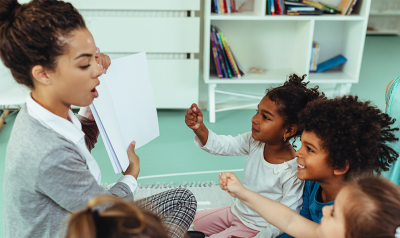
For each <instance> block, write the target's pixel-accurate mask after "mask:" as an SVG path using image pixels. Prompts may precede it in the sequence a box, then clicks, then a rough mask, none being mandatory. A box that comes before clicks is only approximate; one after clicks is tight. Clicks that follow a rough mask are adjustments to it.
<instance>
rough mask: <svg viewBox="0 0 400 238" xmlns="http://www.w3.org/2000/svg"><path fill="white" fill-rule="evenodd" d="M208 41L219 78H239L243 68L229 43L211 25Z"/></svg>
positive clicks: (220, 32) (218, 30)
mask: <svg viewBox="0 0 400 238" xmlns="http://www.w3.org/2000/svg"><path fill="white" fill-rule="evenodd" d="M210 41H211V46H212V56H213V58H214V64H215V68H216V71H217V74H218V77H219V78H232V77H238V78H240V77H241V76H242V75H244V74H243V69H242V67H241V66H240V65H239V63H238V62H237V60H236V58H235V56H234V54H233V52H232V50H231V48H230V46H229V44H228V41H227V39H226V37H225V36H224V34H223V33H222V31H221V30H220V29H219V28H218V27H216V26H213V25H211V32H210Z"/></svg>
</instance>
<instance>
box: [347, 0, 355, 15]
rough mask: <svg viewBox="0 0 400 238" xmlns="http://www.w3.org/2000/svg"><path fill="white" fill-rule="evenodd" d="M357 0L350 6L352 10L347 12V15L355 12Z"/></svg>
mask: <svg viewBox="0 0 400 238" xmlns="http://www.w3.org/2000/svg"><path fill="white" fill-rule="evenodd" d="M356 3H357V0H353V3H352V5H351V7H350V10H349V11H348V12H347V16H350V14H351V13H352V12H353V9H354V6H355V5H356Z"/></svg>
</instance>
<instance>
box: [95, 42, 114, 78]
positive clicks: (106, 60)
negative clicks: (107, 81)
mask: <svg viewBox="0 0 400 238" xmlns="http://www.w3.org/2000/svg"><path fill="white" fill-rule="evenodd" d="M96 62H97V64H98V65H99V66H100V68H101V69H102V70H103V74H105V73H107V69H108V67H110V65H111V59H110V57H109V56H108V55H105V54H103V53H100V49H99V48H97V50H96Z"/></svg>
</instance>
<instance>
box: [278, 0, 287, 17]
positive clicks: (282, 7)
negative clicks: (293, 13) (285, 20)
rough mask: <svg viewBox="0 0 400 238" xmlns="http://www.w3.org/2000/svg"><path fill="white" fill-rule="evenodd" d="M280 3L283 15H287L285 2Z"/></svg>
mask: <svg viewBox="0 0 400 238" xmlns="http://www.w3.org/2000/svg"><path fill="white" fill-rule="evenodd" d="M279 3H280V5H281V9H282V15H285V11H286V9H285V1H284V0H279Z"/></svg>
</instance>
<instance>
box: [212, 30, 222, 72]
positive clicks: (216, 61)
mask: <svg viewBox="0 0 400 238" xmlns="http://www.w3.org/2000/svg"><path fill="white" fill-rule="evenodd" d="M210 40H211V46H212V52H213V56H214V63H215V68H216V69H217V73H218V78H220V79H221V78H222V72H221V66H220V63H219V59H218V53H217V47H215V42H214V39H213V33H212V32H210Z"/></svg>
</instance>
